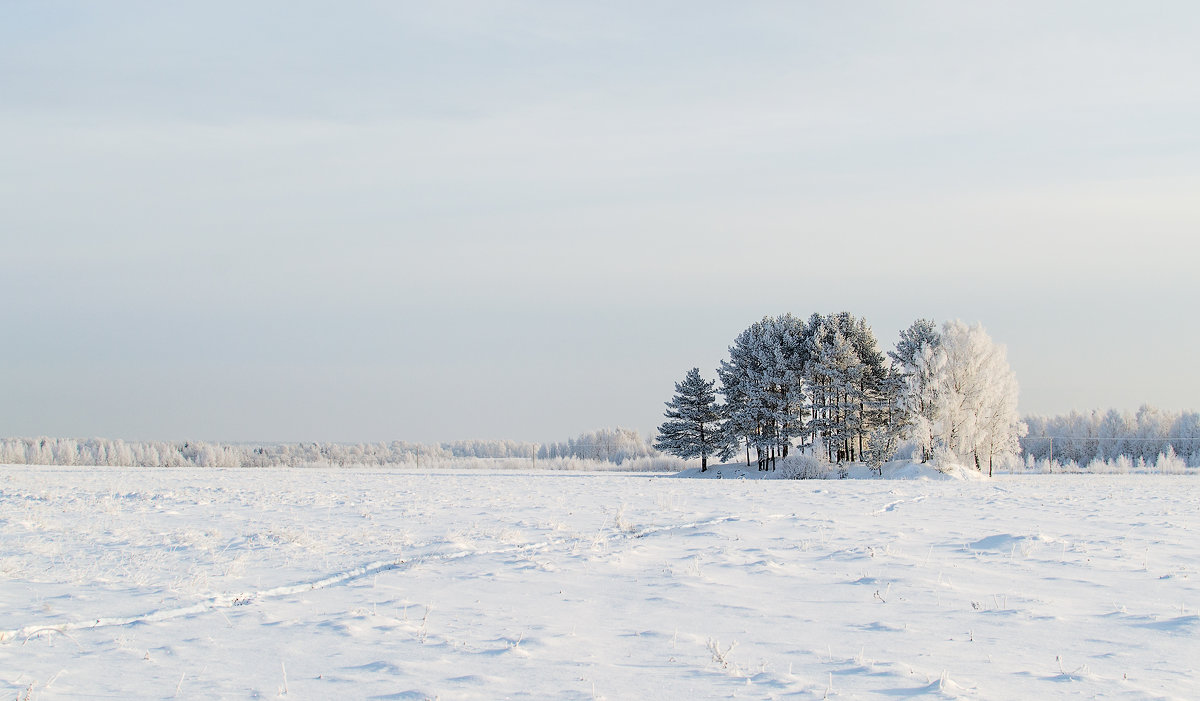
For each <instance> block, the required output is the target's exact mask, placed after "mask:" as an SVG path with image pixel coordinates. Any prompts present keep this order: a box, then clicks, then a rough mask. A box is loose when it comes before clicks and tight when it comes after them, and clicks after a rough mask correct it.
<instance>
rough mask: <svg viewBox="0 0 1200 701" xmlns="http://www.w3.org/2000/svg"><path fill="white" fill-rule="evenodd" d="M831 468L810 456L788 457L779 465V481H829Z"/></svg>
mask: <svg viewBox="0 0 1200 701" xmlns="http://www.w3.org/2000/svg"><path fill="white" fill-rule="evenodd" d="M831 472H832V466H831V465H830V464H829V463H827V462H824V461H823V460H818V459H817V458H814V457H813V456H811V455H790V456H788V457H786V458H784V459H783V460H781V461H780V463H779V472H778V474H779V479H787V480H811V479H829V477H830V473H831Z"/></svg>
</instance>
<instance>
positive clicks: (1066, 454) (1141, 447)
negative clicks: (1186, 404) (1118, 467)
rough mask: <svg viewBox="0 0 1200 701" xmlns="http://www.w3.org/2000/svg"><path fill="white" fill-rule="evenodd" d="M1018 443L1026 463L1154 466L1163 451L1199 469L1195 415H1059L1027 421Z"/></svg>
mask: <svg viewBox="0 0 1200 701" xmlns="http://www.w3.org/2000/svg"><path fill="white" fill-rule="evenodd" d="M1025 424H1026V425H1027V426H1028V427H1029V432H1028V433H1027V434H1026V435H1025V436H1024V437H1023V438H1021V451H1022V453H1023V454H1024V455H1025V456H1026V459H1030V458H1032V459H1034V460H1051V459H1052V460H1053V461H1054V462H1056V463H1063V464H1066V463H1071V462H1073V463H1075V464H1077V465H1079V466H1086V465H1088V464H1090V463H1093V462H1097V461H1099V462H1113V461H1115V460H1116V459H1117V458H1120V457H1124V458H1128V459H1130V460H1133V461H1138V460H1142V461H1145V462H1147V463H1154V462H1155V461H1156V460H1157V459H1158V456H1160V455H1164V454H1167V453H1168V451H1170V452H1171V453H1173V454H1174V455H1177V456H1179V458H1180V459H1183V460H1186V462H1187V464H1188V465H1190V466H1192V467H1200V413H1197V412H1194V411H1183V412H1169V411H1163V410H1161V409H1156V408H1154V407H1151V406H1142V408H1140V409H1138V410H1137V413H1132V414H1131V413H1129V412H1121V411H1117V410H1116V409H1109V410H1108V411H1102V410H1095V411H1090V412H1086V413H1080V412H1075V411H1073V412H1071V413H1070V414H1065V415H1062V416H1027V417H1025Z"/></svg>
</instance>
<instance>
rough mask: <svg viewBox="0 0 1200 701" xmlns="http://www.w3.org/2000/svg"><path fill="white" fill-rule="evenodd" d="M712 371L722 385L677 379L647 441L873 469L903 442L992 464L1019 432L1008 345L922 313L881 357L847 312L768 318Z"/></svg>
mask: <svg viewBox="0 0 1200 701" xmlns="http://www.w3.org/2000/svg"><path fill="white" fill-rule="evenodd" d="M717 376H718V378H719V380H720V389H719V390H717V389H716V381H705V380H704V379H703V378H702V377H701V376H700V372H699V369H698V368H693V369H692V370H691V371H689V372H688V373H687V376H686V377H685V378H684V380H683V381H682V382H680V383H677V384H676V386H675V392H676V393H675V396H674V398H673V399H672V400H671V401H670V402H668V403H667V412H666V418H667V421H666V422H665V423H663V424H662V426H660V427H659V433H658V440H657V442H656V443H655V447H657V448H658V449H660V450H663V451H664V452H668V453H671V454H673V455H677V456H679V457H683V458H694V457H699V458H701V470H705V469H707V463H708V458H709V457H710V456H717V457H720V458H722V459H728V458H729V457H730V456H731V455H732V454H733V451H734V450H740V449H741V448H743V447H744V449H745V454H746V464H747V465H749V464H751V451H753V452H754V455H755V457H756V458H757V461H758V467H759V469H760V470H764V469H773V468H774V466H775V462H776V460H777V459H779V458H785V457H787V456H788V454H789V452H790V451H791V450H792V449H794V448H798V449H800V450H808V451H810V453H812V454H814V455H821V456H822V457H823V458H824V459H825V460H828V461H829V462H834V461H837V462H839V463H841V462H846V461H850V462H854V461H865V462H868V463H870V464H871V465H872V466H874V467H876V468H877V469H879V468H880V466H882V464H883V463H884V462H886V461H887V460H889V459H891V457H892V456H893V455H895V453H896V451H897V449H898V447H899V445H900V443H901V442H902V441H905V440H910V441H912V442H914V444H915V445H916V446H917V449H918V450H919V452H920V458H921V460H922V462H928V461H930V460H935V459H936V460H938V461H941V462H973V463H974V464H975V466H976V468H978V469H983V466H984V464H985V463H986V464H987V465H988V469H989V470H990V469H991V466H992V463H993V461H994V459H995V458H997V457H998V456H1002V455H1006V454H1010V453H1015V452H1016V451H1017V450H1018V449H1019V445H1018V442H1017V441H1018V439H1019V438H1020V437H1021V436H1022V435H1023V434H1024V431H1025V426H1024V424H1023V423H1022V422H1021V420H1020V417H1019V416H1018V414H1017V392H1018V388H1017V382H1016V377H1015V375H1014V374H1013V372H1012V370H1011V369H1010V368H1009V366H1008V361H1007V358H1006V356H1005V350H1004V347H1003V346H1000V345H997V344H996V343H994V342H992V340H991V338H990V337H989V336H988V335H987V332H986V331H984V329H983V327H982V326H980V325H978V324H976V325H974V326H967V325H966V324H964V323H962V322H960V321H950V322H946V323H945V324H943V325H942V326H941V328H940V329H939V328H938V327H937V326H936V325H935V324H934V323H933V322H932V321H928V320H924V319H922V320H918V321H916V322H915V323H913V324H912V326H910V327H909V328H908V329H906V330H905V331H903V332H902V333H901V335H900V341H899V342H898V343H897V345H896V347H895V349H893V350H892V351H889V352H888V353H887V355H886V356H885V355H884V354H883V353H882V352H881V351H880V350H879V345H878V342H877V341H876V339H875V336H874V333H873V332H872V331H871V327H870V326H869V325H868V324H867V322H866V321H865V320H864V319H861V318H857V317H855V316H854V315H852V314H850V313H848V312H841V313H838V314H830V315H828V316H822V315H820V314H813V315H812V316H811V317H809V318H808V319H807V320H803V319H800V318H798V317H795V316H792V315H791V314H784V315H782V316H778V317H765V318H763V319H762V320H761V321H758V322H755V323H754V324H751V325H750V326H749V327H748V328H747V329H746V330H745V331H743V332H742V333H741V334H739V335H738V337H737V338H736V339H734V342H733V345H731V346H730V347H729V359H728V360H725V361H722V363H721V365H720V367H719V368H718V369H717ZM718 393H719V394H721V395H722V396H723V397H724V402H723V403H718V402H717V399H716V395H717V394H718Z"/></svg>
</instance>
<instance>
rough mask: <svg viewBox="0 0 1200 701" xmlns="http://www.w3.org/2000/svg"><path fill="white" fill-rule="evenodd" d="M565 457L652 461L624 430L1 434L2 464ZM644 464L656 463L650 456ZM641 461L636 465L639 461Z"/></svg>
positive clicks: (407, 462) (647, 449)
mask: <svg viewBox="0 0 1200 701" xmlns="http://www.w3.org/2000/svg"><path fill="white" fill-rule="evenodd" d="M535 456H536V459H539V460H542V459H545V460H547V461H551V460H558V461H560V462H561V461H563V460H566V459H574V460H583V461H602V462H608V463H612V464H622V463H626V464H629V461H631V460H637V459H642V458H650V459H657V458H661V454H660V453H658V451H656V450H654V448H653V446H651V445H650V443H649V442H648V441H647V439H646V438H644V437H643V436H641V435H640V434H639V433H638V432H637V431H632V430H629V429H623V428H615V429H601V430H597V431H590V432H586V433H583V434H581V435H579V436H578V437H576V438H572V439H569V440H567V441H563V442H557V443H548V444H545V445H540V446H539V444H537V443H529V442H521V441H510V440H467V441H451V442H445V443H438V444H421V443H409V442H407V441H392V442H390V443H358V444H349V443H263V444H229V443H209V442H203V441H184V442H169V441H129V442H126V441H123V440H120V439H115V440H110V439H106V438H89V439H82V440H81V439H74V438H48V437H39V438H0V464H10V465H106V466H121V467H299V466H308V465H328V466H346V465H362V466H379V467H382V466H388V465H397V466H414V465H422V464H426V465H433V464H441V465H449V464H452V463H453V461H455V460H463V459H481V460H498V459H510V460H511V459H525V460H530V461H533V460H534V459H535ZM643 463H644V464H650V465H658V464H659V463H656V462H654V461H653V460H649V461H643ZM639 464H642V463H639Z"/></svg>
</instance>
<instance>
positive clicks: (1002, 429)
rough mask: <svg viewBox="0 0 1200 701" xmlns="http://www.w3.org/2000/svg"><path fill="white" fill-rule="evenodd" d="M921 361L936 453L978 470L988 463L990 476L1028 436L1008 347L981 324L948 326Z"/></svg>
mask: <svg viewBox="0 0 1200 701" xmlns="http://www.w3.org/2000/svg"><path fill="white" fill-rule="evenodd" d="M922 358H923V360H922V361H920V362H918V369H919V370H920V371H921V372H924V373H928V375H929V377H930V378H931V382H930V383H929V384H928V388H929V389H930V390H931V391H930V393H929V396H930V397H932V399H933V401H934V410H933V416H934V418H933V421H932V422H931V426H930V427H929V428H930V435H931V436H932V439H933V442H934V443H935V450H936V451H937V452H941V453H943V454H945V455H946V456H947V457H948V458H950V459H954V460H957V461H966V460H973V461H974V463H975V467H976V469H978V470H982V469H983V461H984V460H986V461H987V463H988V472H989V474H990V473H991V469H992V461H993V459H994V458H995V457H996V456H997V455H1002V454H1006V453H1016V452H1018V451H1019V450H1020V445H1019V444H1018V440H1019V439H1020V438H1021V436H1023V435H1025V431H1026V430H1027V429H1026V426H1025V424H1024V422H1022V421H1021V419H1020V416H1019V415H1018V414H1017V393H1018V387H1017V380H1016V375H1015V374H1014V373H1013V371H1012V369H1011V368H1010V367H1009V365H1008V359H1007V357H1006V352H1005V348H1004V346H1002V345H998V344H996V343H994V342H993V341H992V339H991V337H989V336H988V334H987V332H986V331H985V330H984V328H983V326H982V325H980V324H975V325H973V326H967V325H966V324H964V323H963V322H961V321H948V322H946V323H945V324H943V325H942V332H941V343H940V345H939V347H938V348H937V350H936V351H933V352H931V353H925V352H924V351H923V354H922ZM913 401H914V399H913V398H912V397H906V398H905V402H906V403H907V404H912V403H913ZM918 440H919V438H918Z"/></svg>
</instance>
